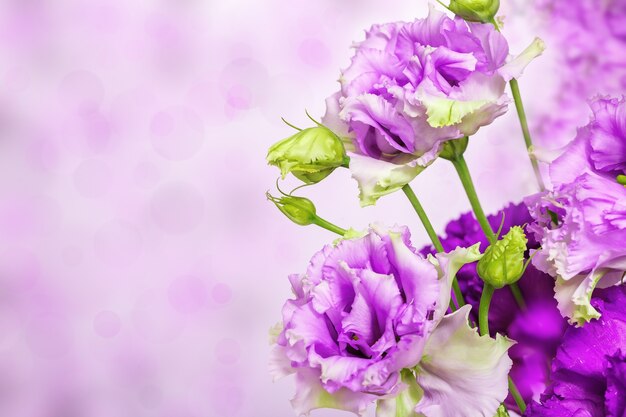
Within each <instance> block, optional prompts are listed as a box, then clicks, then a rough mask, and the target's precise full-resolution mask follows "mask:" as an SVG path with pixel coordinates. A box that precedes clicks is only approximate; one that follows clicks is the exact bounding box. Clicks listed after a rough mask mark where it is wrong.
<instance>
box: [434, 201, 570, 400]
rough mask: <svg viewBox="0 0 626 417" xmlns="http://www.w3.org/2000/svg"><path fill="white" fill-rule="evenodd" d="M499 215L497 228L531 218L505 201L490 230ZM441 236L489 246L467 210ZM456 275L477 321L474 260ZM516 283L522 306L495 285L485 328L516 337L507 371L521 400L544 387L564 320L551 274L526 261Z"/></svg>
mask: <svg viewBox="0 0 626 417" xmlns="http://www.w3.org/2000/svg"><path fill="white" fill-rule="evenodd" d="M503 216H504V223H503V227H502V233H506V232H508V230H509V229H510V228H511V227H513V226H523V225H525V224H527V223H529V222H530V221H531V220H532V218H531V217H530V214H529V213H528V209H527V208H526V207H525V206H524V204H516V205H515V204H509V205H508V206H506V207H504V209H502V211H501V212H499V213H497V214H494V215H491V216H489V217H488V220H489V223H490V225H491V227H492V228H493V229H494V230H497V229H498V228H499V227H500V224H501V223H502V218H503ZM528 237H529V242H528V247H529V248H531V249H536V248H537V247H538V244H537V242H536V241H535V240H534V239H533V237H532V235H530V236H528ZM441 241H442V244H443V247H444V249H445V250H449V248H451V247H457V246H461V247H464V246H469V245H472V244H474V243H476V242H479V243H480V248H481V250H482V251H484V250H485V249H486V248H487V246H488V242H487V239H486V237H485V235H484V233H483V232H482V230H481V229H480V226H479V224H478V222H477V221H476V219H475V218H474V216H473V215H472V214H471V213H465V214H462V215H461V217H460V218H459V219H458V220H454V221H452V222H450V223H448V225H447V226H446V237H445V238H442V239H441ZM422 253H423V254H426V253H434V249H433V248H432V247H426V248H424V249H422ZM457 279H458V281H459V285H460V287H461V290H462V291H463V294H464V296H465V301H466V302H468V303H469V304H471V305H472V312H471V314H470V317H471V318H472V320H473V321H474V322H478V305H479V302H480V295H481V293H482V288H483V281H482V280H481V279H480V277H479V276H478V274H477V273H476V264H467V265H464V266H463V267H462V268H461V270H460V271H459V272H458V273H457ZM518 285H519V287H520V289H521V292H522V293H523V296H524V299H525V301H526V304H527V309H526V310H525V311H522V310H521V309H520V308H519V307H518V305H517V304H516V302H515V299H514V298H513V295H512V293H511V290H510V289H509V288H506V287H505V288H502V289H499V290H496V292H495V294H494V297H493V300H492V303H491V308H490V312H489V329H490V331H491V332H492V334H496V333H501V334H505V335H507V336H509V337H510V338H512V339H513V340H515V341H516V342H517V344H516V345H515V346H513V347H512V348H511V349H510V350H509V356H510V357H511V359H512V360H513V368H512V369H511V376H512V378H513V379H514V380H515V382H516V385H517V386H518V388H519V389H520V392H521V393H522V396H523V397H524V399H525V400H526V401H530V400H532V398H534V397H537V396H538V395H539V394H540V393H542V392H543V391H544V389H545V387H546V384H547V382H548V380H549V376H550V361H551V360H552V358H553V357H554V355H555V353H556V349H557V346H558V345H559V343H560V341H561V336H562V335H563V332H564V331H565V327H566V323H565V320H564V319H563V318H562V317H561V315H560V314H559V311H558V310H557V308H556V301H555V300H554V290H553V286H554V279H553V278H552V277H551V276H549V275H547V274H545V273H543V272H540V271H538V270H537V269H535V268H534V267H533V266H532V265H531V266H529V268H528V269H527V270H526V272H525V273H524V275H523V276H522V278H521V279H520V280H519V281H518ZM507 405H508V406H509V407H510V408H514V407H515V402H514V401H513V398H511V397H509V398H508V399H507Z"/></svg>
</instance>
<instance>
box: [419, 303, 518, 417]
mask: <svg viewBox="0 0 626 417" xmlns="http://www.w3.org/2000/svg"><path fill="white" fill-rule="evenodd" d="M470 310H471V306H469V305H466V306H463V307H462V308H460V309H459V310H457V311H456V312H455V313H452V314H450V315H448V316H446V317H444V318H443V320H442V321H441V323H440V324H439V326H438V327H437V329H435V331H434V332H433V333H432V335H431V336H430V339H429V341H428V343H427V344H426V348H425V349H424V357H423V359H422V361H421V362H420V364H419V365H418V367H416V373H417V383H418V384H419V385H420V386H421V387H422V389H423V390H424V397H423V398H422V399H421V401H420V402H419V403H418V405H417V408H416V411H417V412H418V413H422V414H424V415H425V416H426V417H467V416H472V417H493V416H494V415H496V413H497V411H498V407H499V406H500V404H501V403H502V401H504V399H505V398H506V396H507V394H508V381H507V377H508V373H509V371H510V369H511V366H512V364H513V362H512V361H511V359H510V358H509V356H508V354H507V351H508V349H509V348H510V347H511V346H513V344H514V342H513V341H511V340H510V339H507V338H506V337H503V336H501V335H498V336H497V337H496V339H492V338H491V337H489V336H480V335H479V334H478V332H477V331H476V329H472V328H471V327H469V325H468V315H469V312H470Z"/></svg>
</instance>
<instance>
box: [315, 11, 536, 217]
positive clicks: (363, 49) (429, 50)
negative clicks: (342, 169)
mask: <svg viewBox="0 0 626 417" xmlns="http://www.w3.org/2000/svg"><path fill="white" fill-rule="evenodd" d="M542 51H543V43H542V42H541V41H540V40H536V41H535V42H534V43H533V44H532V45H531V46H530V47H529V48H528V49H527V50H526V51H525V52H524V53H522V54H521V55H520V56H519V57H517V58H515V59H513V60H510V59H509V47H508V44H507V42H506V39H505V38H504V37H503V36H502V35H501V34H500V33H499V32H498V31H496V30H495V28H494V27H493V26H492V25H491V24H482V23H468V22H465V21H464V20H463V19H461V18H455V19H451V18H449V17H448V16H446V15H445V14H444V13H441V12H439V11H437V10H435V9H434V8H432V7H431V9H430V14H429V15H428V17H427V18H425V19H418V20H415V21H413V22H395V23H388V24H383V25H374V26H372V28H371V29H370V30H369V31H368V32H367V33H366V38H365V40H364V41H363V42H361V43H359V44H357V45H356V52H355V55H354V57H353V58H352V63H351V64H350V66H349V67H348V68H347V69H346V70H344V71H343V73H342V75H341V77H340V80H339V81H340V83H341V90H340V91H339V92H338V93H336V94H335V95H334V96H332V97H330V98H329V99H328V100H327V113H326V116H325V117H324V122H325V124H326V125H327V126H328V127H330V128H331V129H333V130H334V131H336V132H337V133H338V134H340V135H341V136H342V137H345V138H347V139H348V142H351V144H352V147H353V149H352V150H353V152H352V154H351V155H350V157H351V162H350V169H351V170H352V172H353V176H354V177H355V179H356V180H357V181H358V183H359V187H360V190H361V196H360V197H361V203H362V204H363V205H369V204H374V203H375V202H376V200H377V199H378V198H379V197H380V196H382V195H384V194H387V193H390V192H393V191H395V190H397V189H398V188H400V187H402V186H403V185H404V184H406V183H408V182H409V181H410V180H411V179H413V178H414V177H415V176H416V175H417V174H418V173H419V172H420V171H421V170H423V169H424V167H426V166H427V165H428V164H430V163H431V162H432V161H433V160H434V159H435V158H437V156H438V154H439V152H440V151H441V146H442V143H443V142H445V141H447V140H451V139H458V138H461V137H463V136H469V135H472V134H474V133H476V131H477V130H478V129H479V128H480V127H481V126H485V125H488V124H490V123H491V122H492V121H493V120H494V119H495V118H496V117H498V116H500V115H502V114H503V113H504V112H505V111H506V108H507V102H508V99H507V98H506V96H505V94H504V89H505V86H506V81H508V80H509V79H511V78H514V77H518V76H519V75H520V74H521V72H522V70H523V68H524V67H525V66H526V65H527V64H528V63H529V62H530V61H531V60H532V59H533V58H534V57H536V56H537V55H539V54H540V53H541V52H542Z"/></svg>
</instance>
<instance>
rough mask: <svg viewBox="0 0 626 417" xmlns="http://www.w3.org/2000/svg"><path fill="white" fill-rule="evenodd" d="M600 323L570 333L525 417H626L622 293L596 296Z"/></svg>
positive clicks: (624, 292) (625, 311) (606, 292)
mask: <svg viewBox="0 0 626 417" xmlns="http://www.w3.org/2000/svg"><path fill="white" fill-rule="evenodd" d="M595 296H596V297H597V298H594V300H593V301H592V303H593V304H594V307H595V308H596V309H597V310H598V311H600V312H601V313H602V317H601V318H600V319H599V320H594V321H592V322H590V323H587V324H586V325H585V326H583V327H581V328H574V327H569V328H568V329H567V331H566V332H565V335H564V338H563V344H562V345H561V346H560V347H559V349H558V352H557V355H556V358H555V360H554V362H553V366H552V368H553V374H552V383H551V385H550V387H549V389H548V390H547V391H546V392H545V394H544V395H542V398H541V403H540V404H539V403H533V404H532V405H531V407H530V409H529V411H528V412H527V414H526V415H527V416H528V417H571V416H575V417H623V416H625V415H626V309H624V305H626V287H624V286H619V287H612V288H609V289H605V290H600V291H598V294H596V295H595Z"/></svg>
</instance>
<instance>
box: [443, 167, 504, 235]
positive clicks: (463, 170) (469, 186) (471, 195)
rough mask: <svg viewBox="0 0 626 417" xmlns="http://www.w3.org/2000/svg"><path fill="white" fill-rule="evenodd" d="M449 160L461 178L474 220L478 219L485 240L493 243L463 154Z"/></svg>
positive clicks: (491, 231) (490, 230)
mask: <svg viewBox="0 0 626 417" xmlns="http://www.w3.org/2000/svg"><path fill="white" fill-rule="evenodd" d="M451 162H452V164H453V165H454V168H456V172H457V173H458V174H459V178H460V179H461V183H462V184H463V188H464V189H465V193H466V194H467V198H468V199H469V201H470V204H471V205H472V210H473V211H474V215H475V216H476V220H477V221H478V224H479V225H480V228H481V229H482V230H483V233H484V234H485V236H486V237H487V240H489V243H494V242H495V241H496V235H495V233H493V230H492V229H491V225H489V221H488V220H487V216H485V212H484V211H483V208H482V206H481V205H480V200H479V199H478V194H476V188H474V182H473V181H472V177H471V175H470V172H469V168H467V163H466V162H465V158H464V157H463V155H459V156H457V157H456V158H455V159H451Z"/></svg>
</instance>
